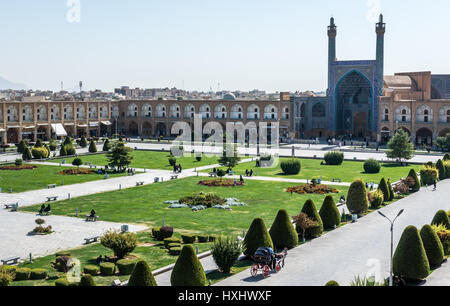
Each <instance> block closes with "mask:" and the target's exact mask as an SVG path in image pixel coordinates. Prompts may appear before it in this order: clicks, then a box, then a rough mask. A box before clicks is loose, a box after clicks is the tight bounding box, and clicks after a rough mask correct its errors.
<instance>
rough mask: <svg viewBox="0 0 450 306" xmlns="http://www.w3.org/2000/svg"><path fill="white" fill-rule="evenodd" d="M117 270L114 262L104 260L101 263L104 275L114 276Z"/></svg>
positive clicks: (101, 271) (101, 270)
mask: <svg viewBox="0 0 450 306" xmlns="http://www.w3.org/2000/svg"><path fill="white" fill-rule="evenodd" d="M115 272H116V265H115V264H114V263H112V262H102V263H101V264H100V273H101V274H102V275H103V276H112V275H114V273H115Z"/></svg>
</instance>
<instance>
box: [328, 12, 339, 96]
mask: <svg viewBox="0 0 450 306" xmlns="http://www.w3.org/2000/svg"><path fill="white" fill-rule="evenodd" d="M336 29H337V27H336V25H335V24H334V18H333V17H331V19H330V25H329V26H328V92H327V94H328V95H329V94H330V92H331V86H332V84H331V83H332V81H331V64H333V63H334V62H335V61H336V35H337V30H336Z"/></svg>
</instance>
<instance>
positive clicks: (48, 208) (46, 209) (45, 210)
mask: <svg viewBox="0 0 450 306" xmlns="http://www.w3.org/2000/svg"><path fill="white" fill-rule="evenodd" d="M51 210H52V209H51V207H50V204H48V205H47V207H46V208H45V209H44V212H46V213H48V212H50V211H51Z"/></svg>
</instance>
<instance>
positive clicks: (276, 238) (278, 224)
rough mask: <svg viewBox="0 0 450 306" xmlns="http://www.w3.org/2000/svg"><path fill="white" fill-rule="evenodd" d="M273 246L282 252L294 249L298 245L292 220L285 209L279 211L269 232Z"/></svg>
mask: <svg viewBox="0 0 450 306" xmlns="http://www.w3.org/2000/svg"><path fill="white" fill-rule="evenodd" d="M269 234H270V237H271V238H272V242H273V246H274V247H275V248H276V249H278V250H282V249H284V248H288V249H292V248H295V247H296V246H297V244H298V235H297V232H296V231H295V228H294V226H293V225H292V221H291V218H290V217H289V215H288V213H287V211H286V210H285V209H281V210H280V211H278V214H277V216H276V217H275V221H273V224H272V227H271V228H270V230H269Z"/></svg>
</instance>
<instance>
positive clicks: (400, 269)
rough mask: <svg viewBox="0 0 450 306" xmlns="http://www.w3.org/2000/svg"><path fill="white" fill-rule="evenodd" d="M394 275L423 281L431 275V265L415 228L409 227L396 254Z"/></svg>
mask: <svg viewBox="0 0 450 306" xmlns="http://www.w3.org/2000/svg"><path fill="white" fill-rule="evenodd" d="M393 269H394V275H396V276H400V277H403V278H406V279H411V280H422V279H425V278H426V277H427V276H428V275H429V274H430V264H429V262H428V258H427V254H426V252H425V248H424V246H423V242H422V239H421V238H420V235H419V231H418V230H417V228H416V227H415V226H408V227H407V228H406V229H405V230H404V231H403V234H402V237H401V238H400V241H399V243H398V246H397V249H396V250H395V253H394V260H393Z"/></svg>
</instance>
